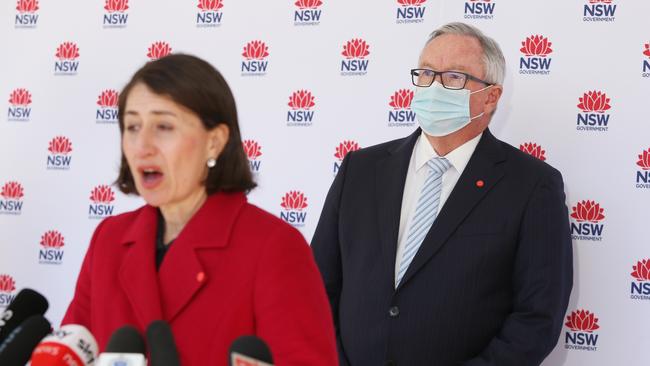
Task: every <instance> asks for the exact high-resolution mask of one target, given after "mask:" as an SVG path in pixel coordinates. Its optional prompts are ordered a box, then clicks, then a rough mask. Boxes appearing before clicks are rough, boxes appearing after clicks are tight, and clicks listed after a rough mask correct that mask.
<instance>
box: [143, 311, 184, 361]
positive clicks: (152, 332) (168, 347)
mask: <svg viewBox="0 0 650 366" xmlns="http://www.w3.org/2000/svg"><path fill="white" fill-rule="evenodd" d="M147 342H149V365H151V366H180V365H181V363H180V361H179V358H178V350H177V349H176V343H175V342H174V335H173V334H172V330H171V328H170V327H169V324H167V323H166V322H164V321H162V320H156V321H153V322H151V323H150V324H149V327H147Z"/></svg>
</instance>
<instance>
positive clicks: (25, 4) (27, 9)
mask: <svg viewBox="0 0 650 366" xmlns="http://www.w3.org/2000/svg"><path fill="white" fill-rule="evenodd" d="M16 10H18V12H19V13H33V12H35V11H36V10H38V0H18V3H16Z"/></svg>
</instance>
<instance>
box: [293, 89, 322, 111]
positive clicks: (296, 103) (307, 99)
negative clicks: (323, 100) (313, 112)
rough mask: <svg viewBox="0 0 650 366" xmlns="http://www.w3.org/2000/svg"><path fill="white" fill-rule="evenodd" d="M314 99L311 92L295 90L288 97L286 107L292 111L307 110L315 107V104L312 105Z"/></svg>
mask: <svg viewBox="0 0 650 366" xmlns="http://www.w3.org/2000/svg"><path fill="white" fill-rule="evenodd" d="M314 99H315V97H314V96H313V95H311V92H309V91H307V90H296V91H295V92H293V94H291V96H290V97H289V104H288V105H289V107H291V109H293V110H296V109H304V110H309V108H311V107H313V106H315V105H316V103H314Z"/></svg>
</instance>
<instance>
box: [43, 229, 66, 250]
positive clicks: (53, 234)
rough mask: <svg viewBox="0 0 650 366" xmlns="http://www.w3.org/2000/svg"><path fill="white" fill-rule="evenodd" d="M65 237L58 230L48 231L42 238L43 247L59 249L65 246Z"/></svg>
mask: <svg viewBox="0 0 650 366" xmlns="http://www.w3.org/2000/svg"><path fill="white" fill-rule="evenodd" d="M63 240H64V239H63V235H61V233H60V232H58V231H56V230H50V231H46V232H45V234H43V235H42V236H41V245H42V246H43V247H45V248H54V249H59V248H61V247H62V246H64V245H65V243H64V242H63Z"/></svg>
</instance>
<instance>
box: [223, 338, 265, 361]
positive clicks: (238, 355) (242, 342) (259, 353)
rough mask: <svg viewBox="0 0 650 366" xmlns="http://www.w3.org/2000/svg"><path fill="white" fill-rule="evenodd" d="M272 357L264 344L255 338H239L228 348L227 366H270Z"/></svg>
mask: <svg viewBox="0 0 650 366" xmlns="http://www.w3.org/2000/svg"><path fill="white" fill-rule="evenodd" d="M272 364H273V357H272V356H271V350H269V347H268V346H267V345H266V343H265V342H264V341H263V340H261V339H260V338H258V337H255V336H241V337H239V338H237V339H235V341H234V342H232V345H231V346H230V358H229V360H228V365H229V366H240V365H255V366H272Z"/></svg>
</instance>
